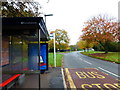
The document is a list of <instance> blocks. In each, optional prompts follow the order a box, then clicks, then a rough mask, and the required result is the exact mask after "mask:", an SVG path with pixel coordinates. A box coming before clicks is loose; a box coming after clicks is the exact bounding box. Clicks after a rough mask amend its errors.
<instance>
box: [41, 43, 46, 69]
mask: <svg viewBox="0 0 120 90" xmlns="http://www.w3.org/2000/svg"><path fill="white" fill-rule="evenodd" d="M46 50H47V46H46V45H43V44H42V45H40V51H41V52H40V54H41V56H42V58H43V62H44V64H43V66H40V70H46V69H47V65H46V64H47V57H46V55H47V51H46Z"/></svg>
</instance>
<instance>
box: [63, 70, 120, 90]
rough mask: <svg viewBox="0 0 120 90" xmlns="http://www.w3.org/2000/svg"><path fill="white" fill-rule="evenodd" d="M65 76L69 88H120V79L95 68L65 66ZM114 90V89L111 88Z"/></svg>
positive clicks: (102, 89)
mask: <svg viewBox="0 0 120 90" xmlns="http://www.w3.org/2000/svg"><path fill="white" fill-rule="evenodd" d="M65 78H66V84H67V86H68V88H82V89H85V90H88V88H89V89H93V88H95V89H98V88H99V89H100V90H104V89H105V88H107V89H111V88H113V89H114V90H117V89H120V86H119V83H120V81H118V80H116V79H114V78H113V77H111V76H109V75H108V74H106V73H103V72H100V71H99V70H97V69H95V68H76V69H75V68H74V69H68V68H65ZM111 90H112V89H111Z"/></svg>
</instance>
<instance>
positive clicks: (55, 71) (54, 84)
mask: <svg viewBox="0 0 120 90" xmlns="http://www.w3.org/2000/svg"><path fill="white" fill-rule="evenodd" d="M40 76H41V77H40V81H41V83H40V86H41V88H59V89H62V88H64V85H63V77H62V73H61V67H56V68H52V67H50V68H49V70H48V71H46V72H45V73H44V74H41V75H40Z"/></svg>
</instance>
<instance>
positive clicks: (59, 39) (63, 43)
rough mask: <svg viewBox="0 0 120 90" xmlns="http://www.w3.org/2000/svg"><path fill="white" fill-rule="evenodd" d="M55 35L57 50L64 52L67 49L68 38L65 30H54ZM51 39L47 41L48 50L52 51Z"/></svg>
mask: <svg viewBox="0 0 120 90" xmlns="http://www.w3.org/2000/svg"><path fill="white" fill-rule="evenodd" d="M52 33H55V40H56V48H57V50H64V49H68V48H69V41H70V39H69V37H68V34H67V32H66V31H65V30H60V29H56V30H55V31H54V32H52ZM53 48H54V46H53V39H51V40H50V41H49V49H53Z"/></svg>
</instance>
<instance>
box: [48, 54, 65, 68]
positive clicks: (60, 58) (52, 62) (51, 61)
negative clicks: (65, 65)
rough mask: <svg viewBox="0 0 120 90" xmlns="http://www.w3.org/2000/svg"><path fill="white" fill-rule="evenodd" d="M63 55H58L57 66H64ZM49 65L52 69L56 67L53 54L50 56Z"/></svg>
mask: <svg viewBox="0 0 120 90" xmlns="http://www.w3.org/2000/svg"><path fill="white" fill-rule="evenodd" d="M62 58H63V55H62V54H58V53H56V66H57V67H61V66H62ZM48 65H49V66H51V67H54V58H53V53H49V54H48Z"/></svg>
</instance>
